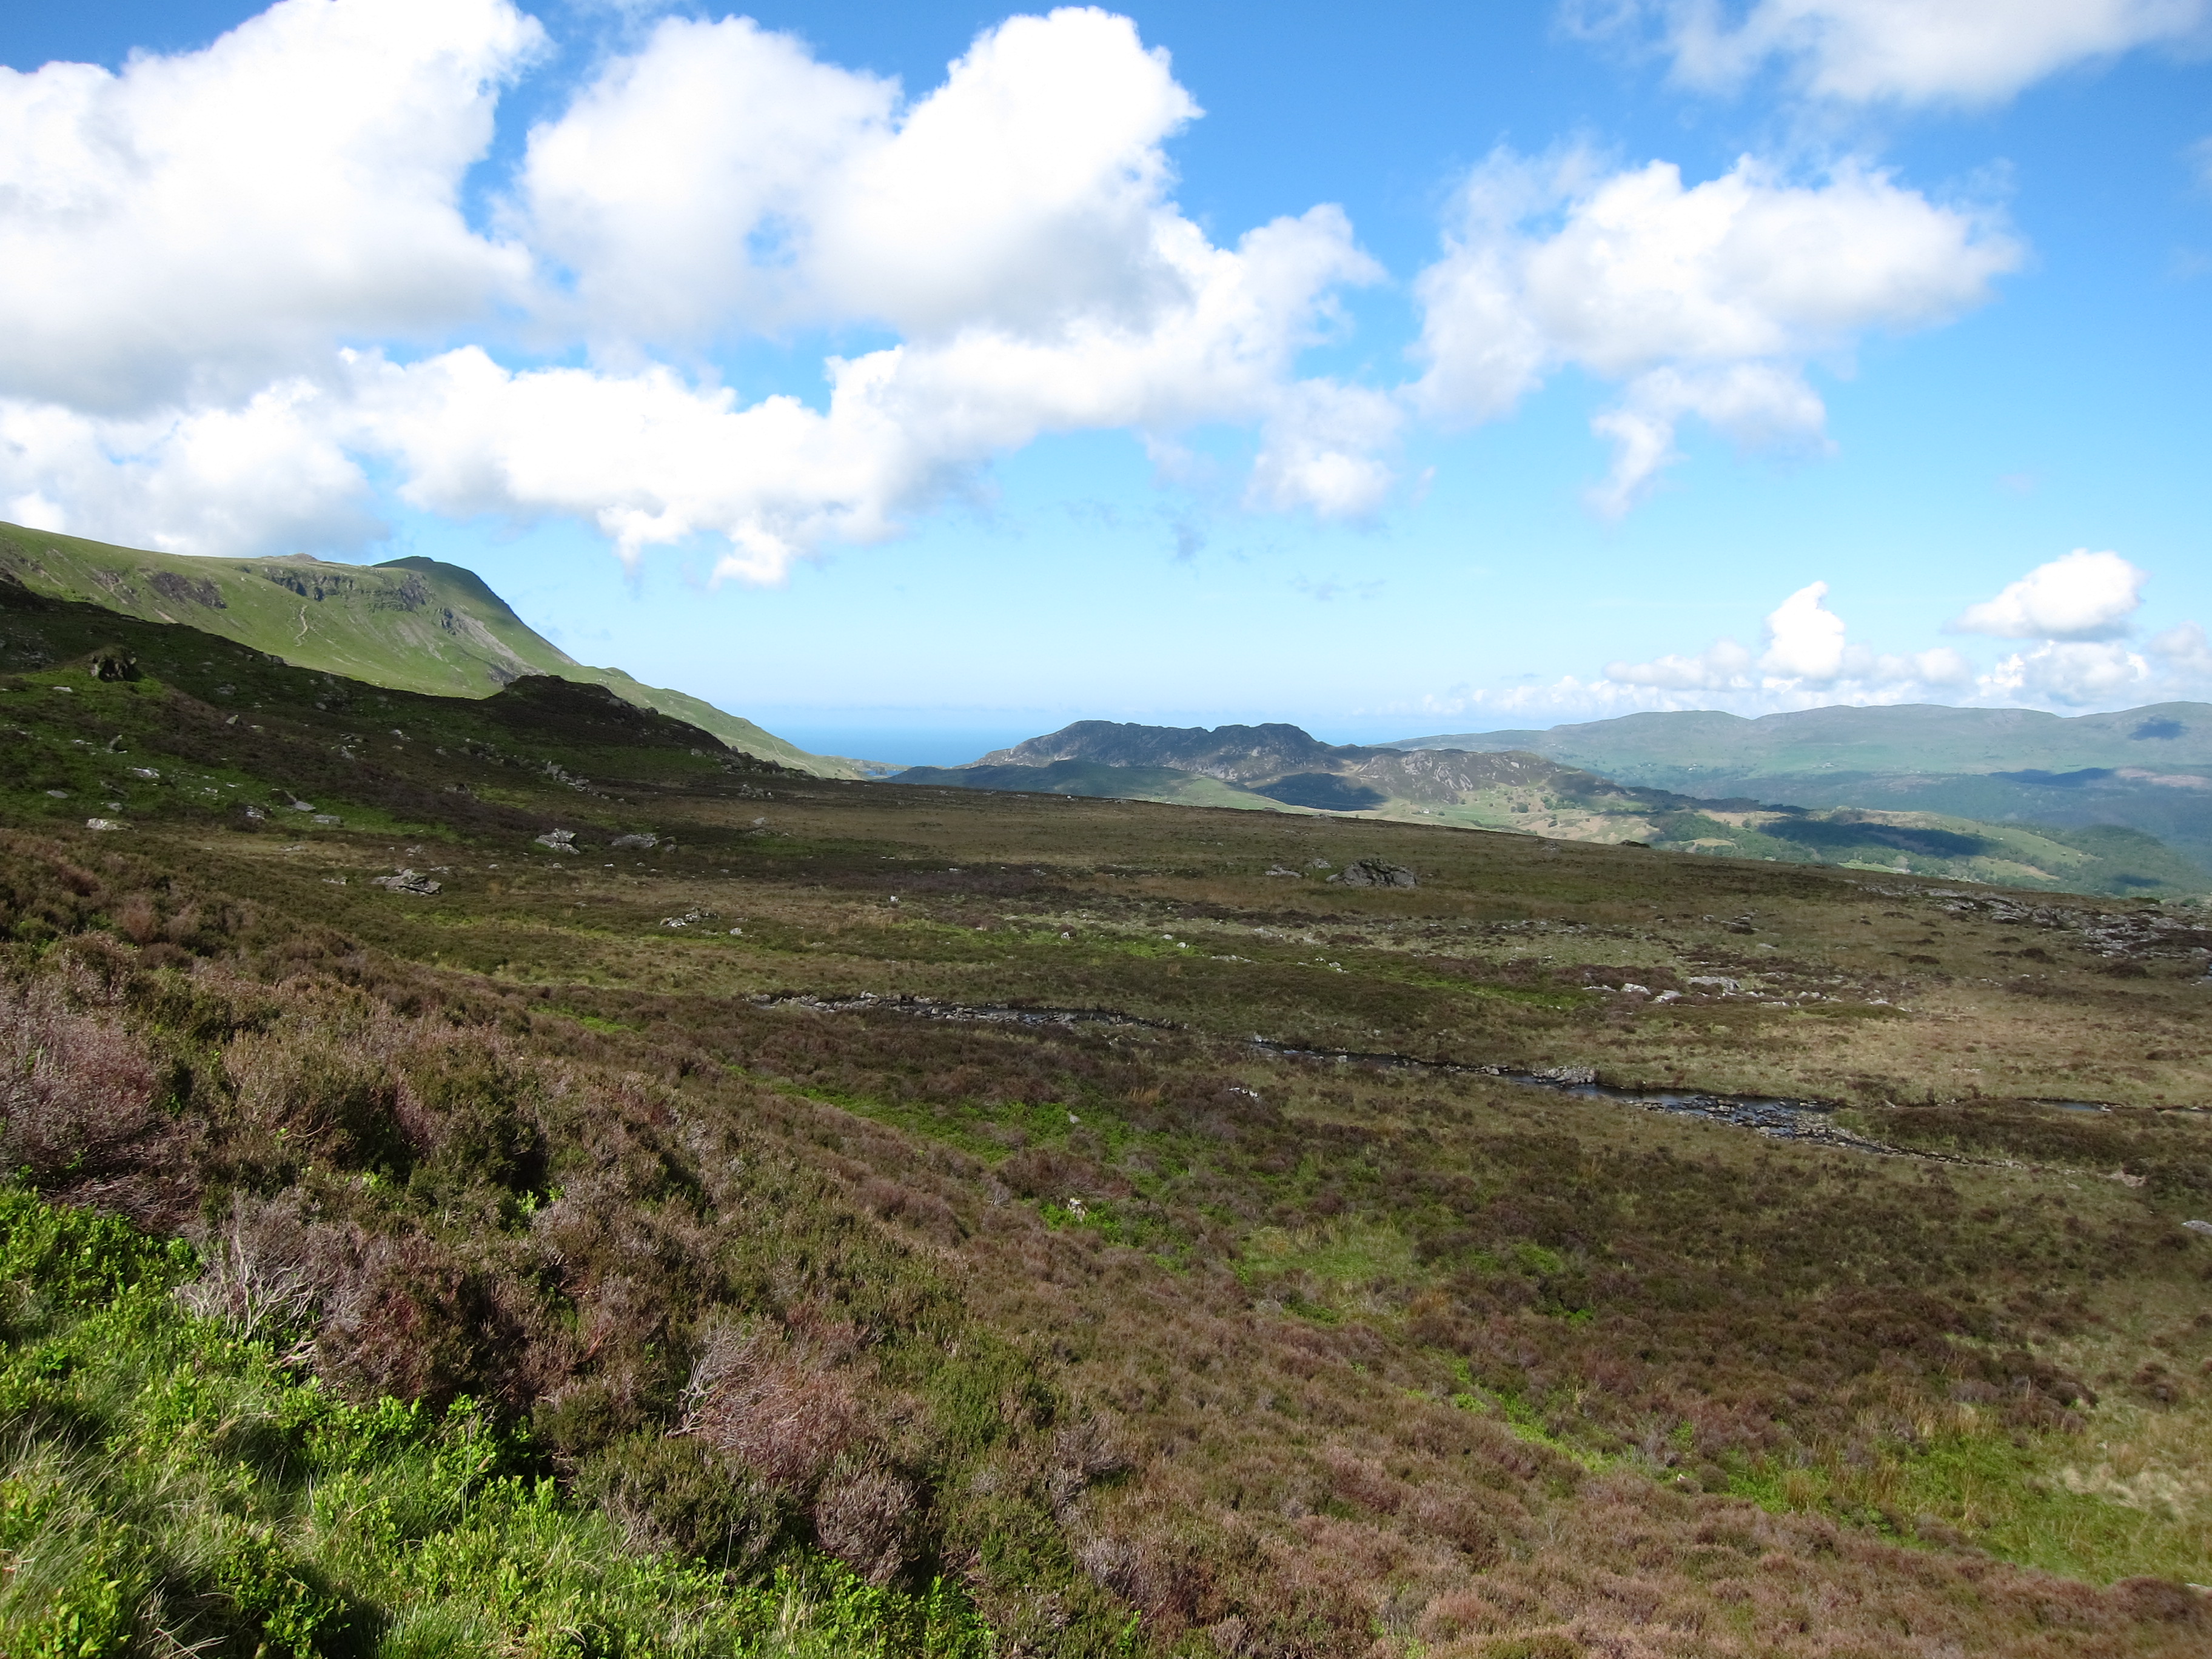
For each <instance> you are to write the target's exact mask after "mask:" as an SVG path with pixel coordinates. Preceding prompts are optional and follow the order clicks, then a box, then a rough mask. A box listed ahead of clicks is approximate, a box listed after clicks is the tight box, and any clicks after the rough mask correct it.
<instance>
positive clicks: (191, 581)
mask: <svg viewBox="0 0 2212 1659" xmlns="http://www.w3.org/2000/svg"><path fill="white" fill-rule="evenodd" d="M144 574H145V578H146V586H149V587H150V588H152V589H153V590H154V591H155V592H156V593H159V594H160V595H161V597H162V598H163V599H167V600H170V601H171V602H173V603H174V604H178V605H205V606H206V607H207V608H208V609H209V610H210V611H228V609H230V607H229V605H227V604H225V603H224V602H223V597H222V589H221V588H220V587H217V586H216V585H215V584H214V583H213V582H211V581H210V580H208V579H207V578H206V577H204V576H201V577H198V578H194V577H191V576H186V575H183V574H179V572H177V571H174V570H149V571H147V572H145V573H144Z"/></svg>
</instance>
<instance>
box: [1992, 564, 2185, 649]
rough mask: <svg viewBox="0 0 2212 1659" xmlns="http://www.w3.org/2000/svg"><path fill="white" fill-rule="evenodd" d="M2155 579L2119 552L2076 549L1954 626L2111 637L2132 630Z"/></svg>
mask: <svg viewBox="0 0 2212 1659" xmlns="http://www.w3.org/2000/svg"><path fill="white" fill-rule="evenodd" d="M2147 580H2149V578H2148V574H2147V573H2146V572H2144V571H2142V570H2138V569H2137V568H2136V567H2135V566H2133V565H2131V564H2130V563H2129V562H2127V561H2126V560H2125V559H2124V558H2122V557H2121V556H2119V555H2118V554H2117V553H2111V552H2106V553H2092V552H2090V551H2089V550H2087V549H2086V548H2076V549H2075V550H2074V551H2073V552H2071V553H2069V554H2068V555H2066V556H2065V557H2063V558H2060V559H2053V560H2051V562H2050V563H2048V564H2042V565H2038V566H2037V567H2036V568H2034V569H2033V570H2031V571H2029V572H2028V573H2027V575H2025V576H2023V577H2021V579H2020V580H2018V581H2016V582H2014V583H2012V584H2010V585H2009V586H2007V587H2006V588H2005V589H2004V591H2003V592H2001V593H1999V594H1998V595H1997V596H1996V598H1995V599H1988V600H1984V602H1983V603H1982V604H1980V605H1970V606H1968V607H1967V609H1966V611H1965V612H1964V613H1963V614H1962V615H1960V617H1959V618H1958V619H1957V620H1956V621H1955V622H1954V623H1952V624H1951V626H1952V627H1953V628H1954V629H1957V630H1959V631H1960V632H1961V633H1967V634H1994V635H1996V636H1997V637H1998V638H1999V639H2006V640H2068V641H2085V640H2111V639H2116V638H2118V636H2119V635H2123V634H2124V633H2126V632H2127V630H2128V622H2129V618H2130V617H2133V616H2134V615H2135V613H2136V609H2137V608H2138V607H2139V606H2141V605H2142V586H2143V583H2144V582H2145V581H2147Z"/></svg>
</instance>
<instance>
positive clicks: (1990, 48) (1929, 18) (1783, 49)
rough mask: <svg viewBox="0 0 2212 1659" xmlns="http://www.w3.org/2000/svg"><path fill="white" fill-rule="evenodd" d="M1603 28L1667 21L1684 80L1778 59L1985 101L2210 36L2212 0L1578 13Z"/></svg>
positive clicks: (1881, 88)
mask: <svg viewBox="0 0 2212 1659" xmlns="http://www.w3.org/2000/svg"><path fill="white" fill-rule="evenodd" d="M1571 15H1576V16H1577V17H1579V18H1580V20H1581V21H1582V22H1583V26H1584V27H1587V28H1590V29H1592V30H1594V31H1596V32H1603V31H1606V30H1609V29H1612V28H1617V27H1622V26H1624V25H1633V24H1635V23H1638V22H1639V21H1644V20H1645V19H1656V21H1658V23H1659V26H1660V28H1661V31H1662V37H1663V39H1664V40H1665V43H1666V46H1667V48H1668V51H1669V52H1671V53H1672V55H1673V58H1674V73H1675V76H1676V77H1677V78H1678V79H1679V80H1680V81H1682V82H1686V83H1687V84H1689V85H1692V86H1695V87H1699V88H1706V89H1710V90H1727V89H1732V88H1735V87H1737V86H1740V85H1741V84H1742V82H1744V81H1745V80H1746V79H1747V78H1748V77H1749V76H1752V75H1753V74H1754V73H1755V72H1757V71H1758V70H1760V69H1761V68H1763V67H1764V66H1765V65H1766V64H1770V63H1775V62H1779V63H1781V64H1784V65H1785V66H1786V67H1787V69H1788V70H1789V72H1790V75H1791V76H1792V78H1793V79H1794V80H1795V81H1796V83H1797V84H1798V85H1799V87H1800V88H1802V89H1803V90H1804V91H1806V92H1808V93H1810V94H1813V95H1814V96H1816V97H1820V98H1826V99H1834V100H1839V101H1844V102H1850V103H1869V102H1876V101H1884V102H1895V103H1900V104H1931V103H1956V104H1966V105H1978V104H1989V103H1995V102H1998V101H2000V100H2004V99H2007V98H2010V97H2012V96H2013V95H2014V94H2016V93H2018V92H2020V91H2021V90H2022V89H2023V88H2027V87H2028V86H2031V85H2033V83H2034V82H2038V81H2040V80H2042V79H2044V78H2045V76H2051V75H2054V74H2057V73H2058V72H2060V71H2061V70H2067V69H2070V68H2073V67H2075V65H2077V64H2087V63H2095V62H2100V61H2103V60H2106V59H2109V58H2115V57H2118V55H2120V54H2121V53H2123V52H2131V51H2133V50H2135V49H2136V48H2137V47H2140V46H2154V45H2161V44H2168V43H2179V42H2185V41H2188V40H2191V38H2192V37H2201V35H2202V34H2203V30H2204V28H2205V26H2206V22H2207V20H2208V18H2212V5H2209V4H2208V3H2207V0H1754V3H1753V4H1751V5H1749V6H1747V7H1744V8H1741V9H1739V8H1736V7H1735V6H1731V5H1726V4H1723V3H1720V0H1656V3H1655V0H1644V3H1636V0H1630V3H1628V4H1625V5H1613V6H1611V7H1606V8H1602V9H1594V8H1591V7H1589V6H1583V7H1579V8H1574V9H1571Z"/></svg>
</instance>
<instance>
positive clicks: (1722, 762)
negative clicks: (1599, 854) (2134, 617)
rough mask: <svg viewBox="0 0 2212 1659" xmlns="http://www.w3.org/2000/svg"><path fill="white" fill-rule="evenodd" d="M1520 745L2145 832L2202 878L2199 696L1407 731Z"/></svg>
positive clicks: (2211, 795)
mask: <svg viewBox="0 0 2212 1659" xmlns="http://www.w3.org/2000/svg"><path fill="white" fill-rule="evenodd" d="M1393 746H1394V747H1397V748H1403V749H1462V750H1525V751H1528V752H1530V753H1534V754H1540V755H1544V756H1547V757H1550V758H1552V759H1553V760H1556V761H1559V762H1561V763H1564V764H1567V765H1571V766H1581V767H1587V768H1589V769H1592V770H1594V771H1598V772H1602V773H1604V774H1605V775H1607V776H1609V777H1615V778H1620V779H1621V780H1623V781H1627V782H1632V783H1640V784H1648V785H1651V786H1654V787H1659V788H1663V789H1670V790H1678V791H1681V792H1684V793H1689V794H1694V795H1699V796H1749V797H1752V798H1754V799H1759V800H1766V801H1788V802H1790V803H1793V804H1795V805H1801V806H1813V807H1831V806H1857V807H1869V808H1873V809H1875V810H1877V811H1905V812H1934V813H1940V814H1944V815H1948V816H1951V817H1970V818H1978V819H1984V820H1990V821H1996V822H2009V823H2019V822H2026V823H2039V824H2051V825H2057V826H2059V827H2061V828H2065V829H2092V828H2095V827H2099V826H2118V827H2124V828H2128V829H2136V830H2140V831H2142V832H2143V833H2144V834H2146V835H2150V836H2156V837H2157V838H2158V839H2160V841H2162V842H2165V843H2166V845H2167V846H2169V847H2171V848H2173V849H2174V850H2175V851H2177V852H2179V853H2180V854H2183V855H2184V856H2185V857H2186V858H2188V859H2190V860H2192V861H2193V862H2194V864H2195V865H2196V866H2197V869H2198V870H2199V871H2200V872H2208V873H2212V706H2208V705H2206V704H2203V703H2194V702H2172V703H2157V704H2153V705H2151V706H2149V707H2147V708H2130V709H2128V710H2125V711H2124V712H2122V713H2119V714H2081V715H2075V716H2068V717H2062V716H2059V715H2057V714H2042V713H2039V712H2038V711H2036V710H2033V709H2025V708H1934V707H1927V706H1916V707H1905V708H1815V709H1808V710H1806V711H1803V712H1802V713H1797V714H1769V715H1765V716H1764V717H1762V718H1760V719H1758V720H1744V719H1741V718H1740V717H1739V716H1737V715H1734V714H1717V713H1713V712H1710V711H1706V712H1698V713H1685V714H1631V715H1627V716H1625V717H1624V718H1622V719H1620V720H1597V721H1593V722H1590V723H1589V724H1585V725H1578V726H1557V727H1554V728H1553V729H1552V730H1550V731H1547V732H1469V733H1462V734H1459V735H1454V736H1440V737H1430V738H1409V739H1407V740H1406V741H1404V742H1402V743H1400V744H1395V745H1393Z"/></svg>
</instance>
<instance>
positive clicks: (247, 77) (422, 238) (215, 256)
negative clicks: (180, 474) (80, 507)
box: [0, 0, 544, 415]
mask: <svg viewBox="0 0 2212 1659" xmlns="http://www.w3.org/2000/svg"><path fill="white" fill-rule="evenodd" d="M543 40H544V35H543V31H542V30H540V28H539V27H538V24H537V23H536V22H534V21H532V20H531V19H530V18H528V17H526V16H524V15H522V14H521V13H520V12H519V11H517V10H516V9H514V8H513V6H512V5H510V4H508V3H507V0H283V3H281V4H279V5H276V6H274V7H272V8H271V9H270V10H268V11H267V12H264V14H262V15H260V16H258V17H256V18H253V19H252V20H251V21H247V22H246V23H243V24H241V25H240V27H237V28H236V29H234V30H233V31H232V32H231V33H228V34H226V35H224V36H223V37H222V39H221V40H217V41H216V43H215V44H214V45H213V46H210V47H208V48H207V49H206V50H205V51H203V52H188V53H184V54H180V55H177V56H173V57H160V56H155V55H150V54H148V55H139V56H135V57H133V58H131V60H130V61H129V62H128V63H127V64H125V66H124V68H123V69H122V70H121V71H120V72H119V73H110V72H109V71H108V70H104V69H101V68H99V67H97V66H95V65H93V64H47V65H46V67H44V68H43V69H40V70H37V71H35V72H33V73H29V74H24V73H20V72H18V71H16V70H9V69H4V68H0V316H4V317H6V319H8V321H7V325H6V326H5V327H4V328H0V393H4V394H7V395H12V396H15V397H19V398H30V399H36V400H41V401H46V402H51V403H53V404H59V405H64V406H67V407H70V408H72V409H78V410H96V411H99V412H101V413H105V414H111V415H143V414H145V413H147V412H149V410H156V409H159V408H161V407H163V406H165V405H167V404H173V403H175V402H178V401H180V400H187V401H188V400H192V399H201V400H215V399H243V398H250V397H252V395H253V394H254V393H255V392H258V390H259V389H260V388H261V387H263V386H266V385H268V384H269V383H270V381H271V380H274V379H278V378H282V377H283V376H284V375H287V374H296V373H301V372H313V370H314V369H316V368H319V367H320V366H322V365H323V364H325V363H326V362H327V359H328V355H329V350H330V346H331V341H332V340H333V339H335V338H339V337H346V336H349V335H351V336H363V335H366V336H374V337H378V338H386V339H392V338H407V339H413V338H424V337H428V338H432V339H435V338H439V337H443V336H445V335H446V334H447V333H448V332H449V331H451V330H452V329H453V327H454V326H456V325H459V324H461V323H464V322H466V321H469V320H471V319H480V318H482V317H483V316H484V315H485V314H486V313H488V312H489V310H490V308H491V307H494V306H495V304H496V303H497V302H499V301H501V300H502V299H511V298H513V297H515V296H516V295H519V294H520V290H521V289H523V287H524V286H525V283H526V278H527V276H528V273H529V256H528V255H527V253H526V252H525V251H524V250H522V249H521V248H520V247H518V246H513V244H511V243H507V242H503V241H495V240H489V239H487V238H485V237H483V236H482V235H479V234H477V233H476V232H474V231H472V230H471V228H470V227H469V226H468V224H467V222H465V219H464V217H463V216H462V214H461V211H460V210H459V205H458V203H459V191H460V185H461V180H462V176H463V174H464V173H465V172H466V170H467V168H468V167H469V166H470V165H471V163H472V162H473V161H476V159H477V157H478V156H479V155H482V154H483V151H484V149H485V148H486V146H487V145H488V144H489V143H490V141H491V134H492V119H493V113H494V108H495V103H496V100H497V97H498V93H499V88H501V85H503V84H504V83H505V82H507V81H508V80H510V79H511V78H513V76H515V75H516V74H518V73H519V72H520V70H521V69H522V68H523V66H524V65H525V64H526V63H527V62H528V61H529V59H530V58H532V55H533V54H534V53H535V52H538V49H539V48H540V46H542V44H543Z"/></svg>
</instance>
